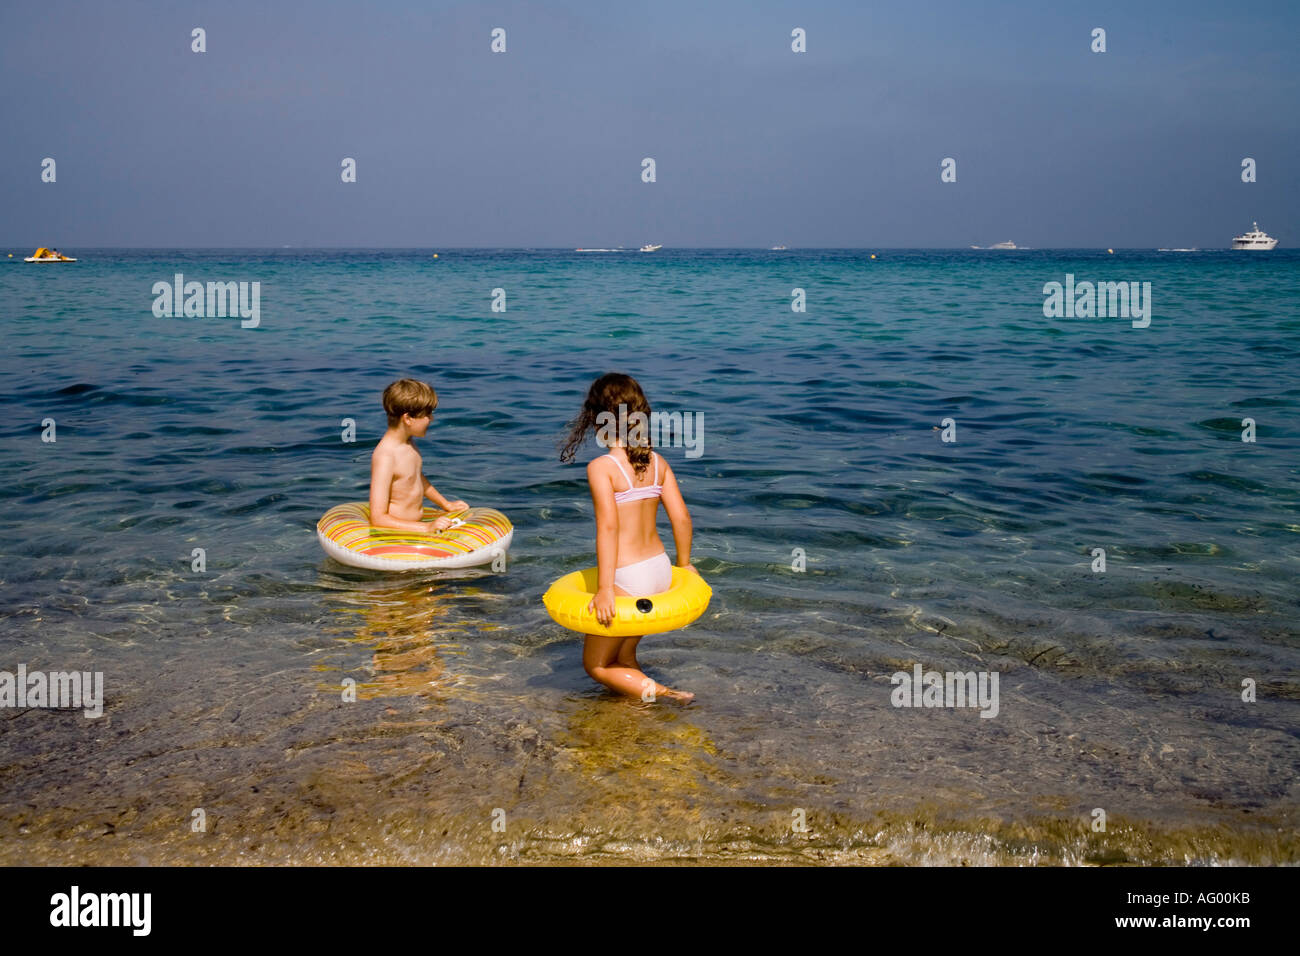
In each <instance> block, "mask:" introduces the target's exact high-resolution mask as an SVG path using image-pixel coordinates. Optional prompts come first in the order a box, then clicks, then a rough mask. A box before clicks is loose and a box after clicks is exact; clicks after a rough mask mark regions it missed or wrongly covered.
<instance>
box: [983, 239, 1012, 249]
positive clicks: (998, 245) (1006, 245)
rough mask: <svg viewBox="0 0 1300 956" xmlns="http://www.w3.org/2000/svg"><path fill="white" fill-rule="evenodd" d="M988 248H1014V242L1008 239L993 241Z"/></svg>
mask: <svg viewBox="0 0 1300 956" xmlns="http://www.w3.org/2000/svg"><path fill="white" fill-rule="evenodd" d="M989 248H990V249H1014V248H1016V244H1015V243H1014V242H1012V241H1011V240H1010V239H1008V240H1007V241H1006V242H995V243H994V244H993V245H991V246H989Z"/></svg>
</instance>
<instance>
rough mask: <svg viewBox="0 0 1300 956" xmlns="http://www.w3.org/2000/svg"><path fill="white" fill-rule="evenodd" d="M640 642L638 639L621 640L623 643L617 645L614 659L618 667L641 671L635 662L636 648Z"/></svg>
mask: <svg viewBox="0 0 1300 956" xmlns="http://www.w3.org/2000/svg"><path fill="white" fill-rule="evenodd" d="M640 641H641V638H639V637H625V638H623V643H622V644H620V645H619V648H618V654H617V655H616V656H615V658H614V660H615V661H616V662H617V663H618V665H619V666H620V667H632V668H635V669H636V670H640V669H641V665H640V664H638V663H637V662H636V646H637V644H639V643H640Z"/></svg>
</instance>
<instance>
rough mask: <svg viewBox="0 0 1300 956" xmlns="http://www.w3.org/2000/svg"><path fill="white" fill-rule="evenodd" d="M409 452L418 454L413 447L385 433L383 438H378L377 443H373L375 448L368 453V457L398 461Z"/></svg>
mask: <svg viewBox="0 0 1300 956" xmlns="http://www.w3.org/2000/svg"><path fill="white" fill-rule="evenodd" d="M410 452H414V453H415V454H416V455H419V452H417V451H415V449H414V448H413V447H411V446H410V445H408V444H406V443H405V442H403V441H399V440H398V439H396V438H392V437H390V436H388V435H385V436H384V437H383V438H381V439H379V442H378V444H376V445H375V450H374V451H372V452H371V453H370V458H371V460H372V461H373V460H379V459H384V458H387V459H390V460H392V461H398V460H400V459H401V458H402V457H404V456H405V455H406V454H407V453H410Z"/></svg>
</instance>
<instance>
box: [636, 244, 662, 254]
mask: <svg viewBox="0 0 1300 956" xmlns="http://www.w3.org/2000/svg"><path fill="white" fill-rule="evenodd" d="M662 248H663V245H662V244H661V245H657V246H656V245H653V244H652V243H646V244H645V245H644V246H642V247H641V251H642V252H658V251H659V250H660V249H662Z"/></svg>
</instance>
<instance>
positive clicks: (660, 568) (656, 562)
mask: <svg viewBox="0 0 1300 956" xmlns="http://www.w3.org/2000/svg"><path fill="white" fill-rule="evenodd" d="M672 583H673V564H672V562H671V561H669V560H668V552H667V551H660V552H659V553H658V554H656V555H655V556H654V557H650V558H646V559H645V560H644V561H638V562H637V563H636V564H629V565H628V566H627V567H625V568H616V569H615V570H614V586H615V587H620V588H622V589H623V590H624V591H626V592H627V593H628V594H630V595H632V596H633V597H646V596H648V595H651V594H662V593H663V592H664V591H667V590H668V589H669V588H670V587H671V586H672Z"/></svg>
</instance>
